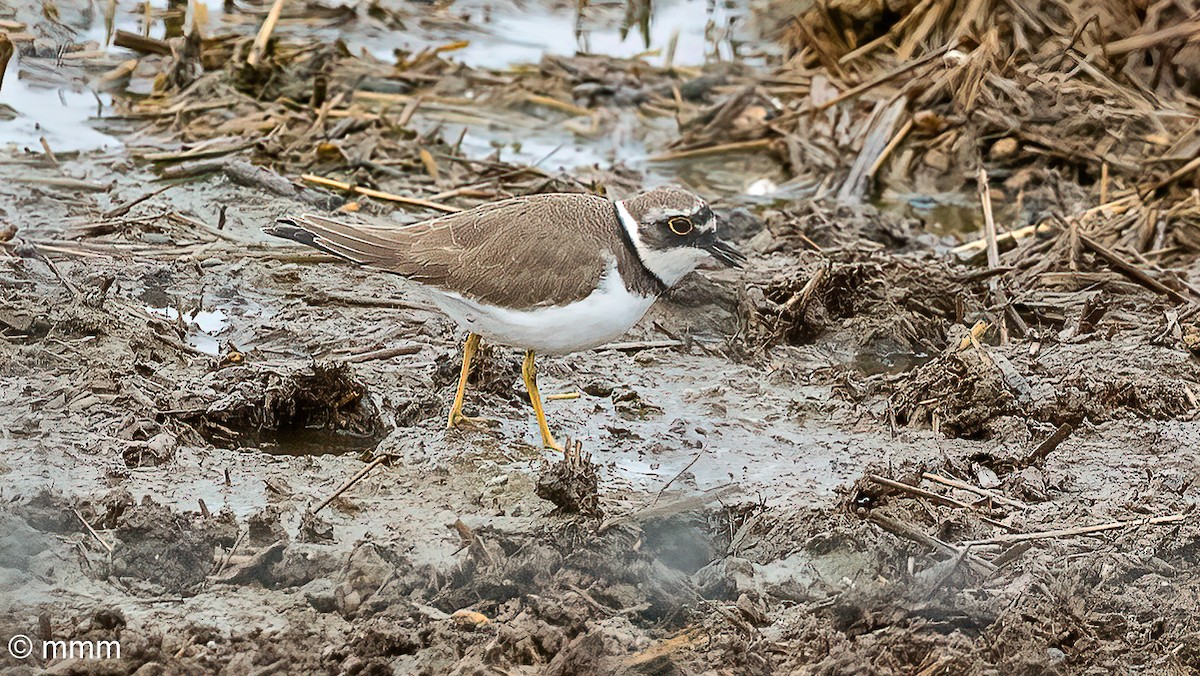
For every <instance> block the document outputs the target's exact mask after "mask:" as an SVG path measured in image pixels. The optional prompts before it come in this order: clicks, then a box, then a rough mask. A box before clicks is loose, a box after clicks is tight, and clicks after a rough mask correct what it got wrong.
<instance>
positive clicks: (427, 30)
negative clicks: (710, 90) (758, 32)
mask: <svg viewBox="0 0 1200 676" xmlns="http://www.w3.org/2000/svg"><path fill="white" fill-rule="evenodd" d="M454 9H455V13H456V14H457V15H459V17H461V18H465V22H464V21H447V20H446V17H438V18H436V19H428V20H423V21H422V22H421V28H422V29H423V30H421V31H411V32H407V33H405V34H402V35H397V36H390V37H391V39H390V40H386V41H384V40H382V39H381V38H379V37H368V38H366V39H365V40H364V43H366V44H367V46H368V49H371V51H372V52H374V53H375V54H376V56H379V57H380V58H385V59H386V58H390V57H391V55H392V50H393V49H396V48H397V47H399V48H400V49H403V50H406V51H410V52H417V51H420V50H422V49H428V48H433V47H438V46H441V45H445V44H448V43H453V42H455V41H458V40H463V39H467V40H468V44H467V45H466V46H465V47H463V48H461V49H457V50H455V51H453V52H448V53H447V54H446V57H447V58H448V59H451V60H453V61H458V62H460V63H463V64H465V65H468V66H471V67H476V68H494V69H505V68H509V67H511V66H515V65H518V64H525V63H537V62H539V61H541V59H542V56H543V55H545V54H553V55H556V56H574V55H576V54H597V55H604V56H611V57H616V58H634V57H641V58H644V59H645V60H646V61H647V62H648V63H650V64H652V65H656V66H664V65H666V64H667V63H668V58H670V63H671V64H673V65H680V66H698V65H703V64H704V63H707V62H710V61H714V60H725V61H728V60H732V59H733V58H734V57H735V56H738V57H740V56H742V54H741V52H743V51H746V50H745V48H744V46H745V45H747V44H748V43H750V41H751V40H752V39H753V38H754V37H756V36H754V35H752V32H751V31H750V30H749V29H747V28H743V26H745V25H746V24H748V23H749V18H750V10H749V8H748V7H747V6H745V5H742V4H740V3H732V2H713V1H711V0H657V1H655V2H644V1H643V2H639V1H638V0H627V2H623V3H578V4H577V5H576V6H575V7H574V8H564V7H548V6H547V7H516V6H501V7H493V6H492V5H491V4H484V5H479V6H475V7H472V6H470V5H466V6H463V5H461V4H456V5H455V6H454ZM397 38H398V40H397ZM397 42H399V45H397V44H396V43H397ZM381 43H384V44H381ZM672 43H674V47H673V48H672ZM761 46H762V45H760V44H757V43H754V47H755V48H756V49H757V48H760V47H761Z"/></svg>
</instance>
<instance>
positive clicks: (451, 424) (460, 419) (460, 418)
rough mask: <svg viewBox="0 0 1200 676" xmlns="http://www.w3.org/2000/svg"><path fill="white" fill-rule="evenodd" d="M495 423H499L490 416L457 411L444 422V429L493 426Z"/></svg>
mask: <svg viewBox="0 0 1200 676" xmlns="http://www.w3.org/2000/svg"><path fill="white" fill-rule="evenodd" d="M497 424H499V423H498V422H497V421H495V420H493V419H491V418H484V417H482V416H480V417H476V416H470V415H465V414H463V412H462V411H457V412H455V413H451V414H450V420H449V421H447V423H446V429H448V430H452V429H457V428H460V427H471V428H478V427H495V426H496V425H497Z"/></svg>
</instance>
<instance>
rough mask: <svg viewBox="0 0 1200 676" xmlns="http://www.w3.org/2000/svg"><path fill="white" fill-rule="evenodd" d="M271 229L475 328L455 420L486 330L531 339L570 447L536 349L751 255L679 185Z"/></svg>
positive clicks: (625, 322) (565, 348)
mask: <svg viewBox="0 0 1200 676" xmlns="http://www.w3.org/2000/svg"><path fill="white" fill-rule="evenodd" d="M264 230H265V231H266V232H267V233H268V234H271V235H275V236H277V237H284V238H287V239H290V240H294V241H296V242H300V243H302V244H307V245H308V246H311V247H313V248H316V249H319V250H321V251H324V252H326V253H330V254H333V255H335V256H338V257H340V258H344V259H346V260H349V261H351V262H354V263H357V264H359V265H363V266H366V267H369V268H372V269H376V270H381V271H383V272H389V273H393V274H396V275H399V276H401V277H404V278H406V279H408V280H410V281H412V282H416V283H417V284H418V285H419V286H420V287H422V288H423V289H424V290H425V291H427V292H428V296H429V298H430V300H431V301H432V302H433V304H434V305H436V306H437V307H438V308H440V309H441V310H442V311H443V312H445V313H446V314H447V315H449V317H450V318H451V319H453V320H454V321H455V322H456V323H457V324H458V325H459V326H460V327H462V328H463V329H465V330H466V331H467V333H468V335H467V341H466V346H465V349H464V351H463V363H462V370H461V372H460V374H459V379H458V391H457V392H456V394H455V395H454V404H453V405H452V406H451V408H450V416H449V419H448V421H447V424H448V427H450V428H453V427H455V426H456V425H458V424H460V423H462V422H465V421H469V420H470V418H467V417H466V416H464V415H463V412H462V407H463V398H464V395H465V390H466V384H467V374H468V372H469V369H470V366H471V358H472V356H473V355H474V354H475V351H476V350H477V349H478V348H479V342H480V339H481V338H482V339H484V340H488V341H491V342H494V343H497V344H500V345H507V346H510V347H515V348H520V349H523V350H525V361H524V364H523V366H522V368H521V375H522V377H523V378H524V381H525V386H526V388H527V389H528V391H529V399H530V402H531V403H532V404H533V411H534V414H535V415H536V416H537V423H538V429H539V430H540V432H541V435H542V443H543V444H544V445H545V446H546V447H548V448H554V449H558V450H562V448H561V446H559V444H558V443H557V442H555V441H554V437H553V435H551V433H550V428H549V427H548V426H547V425H546V414H545V411H544V410H543V408H542V401H541V397H540V396H539V394H538V389H537V367H536V363H535V355H536V354H538V353H542V354H550V355H558V354H566V353H569V352H576V351H579V350H586V349H588V348H592V347H595V346H597V345H601V344H603V343H606V342H609V341H611V340H613V339H615V338H617V337H618V336H620V335H621V334H623V333H625V331H627V330H628V329H629V328H630V327H631V326H633V325H634V324H635V323H637V321H638V320H639V319H641V318H642V315H643V314H645V312H646V310H647V309H648V308H649V307H650V305H651V304H652V303H653V302H654V301H655V299H656V298H658V296H660V295H661V294H662V293H663V292H665V291H666V290H667V289H669V288H670V287H671V286H673V285H674V284H675V283H677V282H678V281H679V280H680V279H682V278H683V277H684V276H685V275H687V274H688V273H689V272H691V271H692V270H694V269H695V268H696V267H697V266H698V265H699V264H700V263H701V262H703V261H705V260H706V259H714V260H716V261H717V262H720V263H722V264H724V265H726V266H731V267H741V264H742V263H743V262H744V261H745V260H746V259H745V257H744V256H743V255H742V254H740V253H738V252H737V251H736V250H735V249H734V248H733V247H731V246H730V245H729V244H727V243H725V242H724V241H722V240H721V239H719V238H718V237H717V223H716V218H715V217H714V215H713V212H712V210H711V209H710V208H709V206H708V205H707V204H705V202H704V200H702V199H700V198H699V197H697V196H696V195H694V194H692V193H691V192H688V191H686V190H683V189H680V188H675V187H664V188H657V189H654V190H651V191H649V192H646V193H643V194H640V195H638V196H636V197H632V198H629V199H623V200H616V201H612V200H609V199H605V198H603V197H599V196H596V195H588V194H576V193H549V194H540V195H529V196H525V197H515V198H512V199H507V200H503V201H499V202H493V203H490V204H484V205H482V206H479V207H476V208H474V209H471V210H469V211H462V212H458V213H454V214H450V215H447V216H442V217H439V218H434V219H431V220H428V221H423V222H421V223H416V224H413V225H409V226H404V227H400V228H379V227H371V226H366V225H352V224H349V223H340V222H338V221H334V220H331V219H328V218H325V217H322V216H315V215H311V214H305V215H303V216H299V217H296V218H281V219H279V220H278V221H277V222H276V223H275V224H274V225H272V226H268V227H266V228H264Z"/></svg>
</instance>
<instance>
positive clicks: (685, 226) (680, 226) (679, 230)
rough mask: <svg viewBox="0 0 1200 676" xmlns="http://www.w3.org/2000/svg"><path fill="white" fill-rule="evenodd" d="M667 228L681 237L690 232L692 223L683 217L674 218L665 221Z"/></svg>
mask: <svg viewBox="0 0 1200 676" xmlns="http://www.w3.org/2000/svg"><path fill="white" fill-rule="evenodd" d="M667 227H668V228H670V229H671V232H673V233H675V234H676V235H679V236H680V237H682V236H684V235H686V234H688V233H689V232H691V231H692V222H691V220H689V219H687V218H684V217H683V216H676V217H674V218H672V219H671V220H669V221H667Z"/></svg>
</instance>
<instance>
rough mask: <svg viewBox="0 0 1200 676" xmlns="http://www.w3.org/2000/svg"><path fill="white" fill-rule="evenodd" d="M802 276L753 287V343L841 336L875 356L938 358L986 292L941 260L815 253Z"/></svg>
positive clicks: (803, 265)
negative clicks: (904, 354)
mask: <svg viewBox="0 0 1200 676" xmlns="http://www.w3.org/2000/svg"><path fill="white" fill-rule="evenodd" d="M800 267H801V271H800V272H786V273H779V274H776V275H775V276H774V277H772V278H770V279H768V280H765V281H763V282H759V283H754V284H752V285H751V293H750V294H749V297H748V302H749V303H751V304H752V307H751V308H749V309H748V310H747V313H748V314H749V317H750V319H749V322H750V327H749V328H748V331H747V333H748V334H749V337H750V339H751V341H753V342H757V343H758V344H759V345H764V346H766V345H773V344H777V343H781V342H783V343H790V344H807V343H811V342H814V341H815V340H817V339H818V338H823V337H827V334H829V333H837V334H839V336H841V337H845V338H848V339H849V340H852V341H853V342H854V343H855V344H857V345H859V346H862V347H865V348H868V349H871V350H873V351H875V352H877V353H881V354H883V353H890V352H909V353H927V354H928V353H934V352H938V351H940V349H941V346H943V345H945V343H946V336H947V332H948V330H949V329H950V327H951V326H954V325H955V324H960V323H962V321H963V320H964V318H965V317H967V316H973V315H974V314H975V313H977V312H978V311H979V309H980V301H981V297H982V294H981V291H982V289H981V287H980V286H978V285H976V284H972V283H970V282H969V281H967V282H965V283H964V279H963V275H961V274H960V273H957V272H956V271H955V270H954V269H953V268H951V267H949V266H948V265H946V264H945V263H943V262H941V261H938V260H936V259H921V258H908V257H904V256H895V255H880V254H876V253H869V252H858V251H854V252H844V253H832V254H829V255H827V256H820V255H817V254H811V255H808V256H805V257H804V258H802V259H801V266H800Z"/></svg>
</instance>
